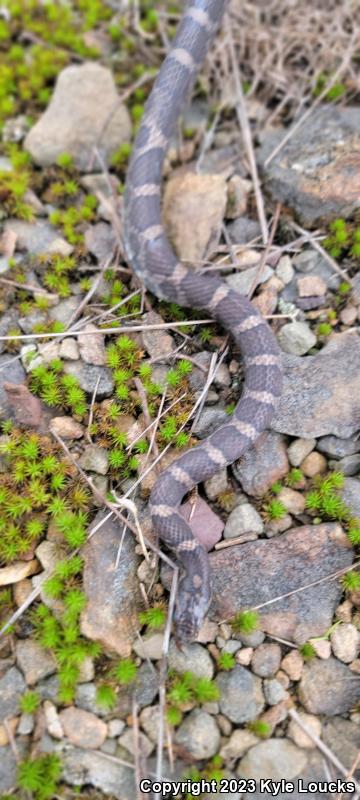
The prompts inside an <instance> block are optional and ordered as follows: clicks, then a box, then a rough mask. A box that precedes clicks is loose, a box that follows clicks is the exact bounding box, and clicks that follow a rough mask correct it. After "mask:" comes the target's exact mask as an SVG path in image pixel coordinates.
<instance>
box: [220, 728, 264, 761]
mask: <svg viewBox="0 0 360 800" xmlns="http://www.w3.org/2000/svg"><path fill="white" fill-rule="evenodd" d="M258 742H259V740H258V738H257V736H255V734H254V733H251V731H248V730H246V728H245V729H244V730H241V729H240V728H237V729H236V730H235V731H233V733H232V734H231V736H230V739H229V741H228V742H226V743H225V744H223V745H222V747H221V750H220V753H219V755H220V756H221V758H223V759H224V761H227V762H228V761H233V760H234V759H236V758H241V756H243V755H244V754H245V753H246V752H247V751H248V750H249V749H250V747H253V746H254V745H255V744H258Z"/></svg>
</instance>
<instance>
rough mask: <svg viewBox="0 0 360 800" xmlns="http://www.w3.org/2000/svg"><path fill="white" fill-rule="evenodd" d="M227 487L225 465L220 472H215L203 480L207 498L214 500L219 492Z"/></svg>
mask: <svg viewBox="0 0 360 800" xmlns="http://www.w3.org/2000/svg"><path fill="white" fill-rule="evenodd" d="M227 488H228V476H227V469H226V467H225V468H224V469H222V470H220V472H216V474H215V475H213V476H212V477H211V478H209V479H208V480H207V481H204V490H205V494H206V497H207V498H208V500H216V498H217V497H218V496H219V494H220V492H224V491H226V489H227Z"/></svg>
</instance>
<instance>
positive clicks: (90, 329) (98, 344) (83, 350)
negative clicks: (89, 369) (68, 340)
mask: <svg viewBox="0 0 360 800" xmlns="http://www.w3.org/2000/svg"><path fill="white" fill-rule="evenodd" d="M78 344H79V350H80V355H81V358H82V360H83V361H85V363H86V364H96V365H97V366H102V365H104V364H105V359H106V354H105V343H104V334H102V333H97V328H96V325H92V324H90V323H89V324H88V325H85V327H84V333H83V334H79V336H78Z"/></svg>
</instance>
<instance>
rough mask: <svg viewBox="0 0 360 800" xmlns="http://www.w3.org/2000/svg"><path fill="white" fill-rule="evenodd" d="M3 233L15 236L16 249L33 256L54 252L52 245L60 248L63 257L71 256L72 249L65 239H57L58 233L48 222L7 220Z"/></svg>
mask: <svg viewBox="0 0 360 800" xmlns="http://www.w3.org/2000/svg"><path fill="white" fill-rule="evenodd" d="M5 231H13V232H14V233H15V234H16V247H17V249H19V250H25V251H26V252H27V253H30V254H31V255H34V256H37V255H42V254H45V253H54V252H56V250H54V245H56V247H60V246H61V248H62V250H63V255H68V256H69V255H71V253H72V252H73V249H74V248H73V247H72V246H71V245H70V244H69V243H68V242H67V241H66V240H65V239H63V238H62V237H59V232H58V231H57V230H56V228H54V226H53V225H50V223H49V222H44V221H36V222H26V221H25V220H21V219H8V220H7V221H6V223H5Z"/></svg>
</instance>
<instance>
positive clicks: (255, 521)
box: [224, 503, 264, 539]
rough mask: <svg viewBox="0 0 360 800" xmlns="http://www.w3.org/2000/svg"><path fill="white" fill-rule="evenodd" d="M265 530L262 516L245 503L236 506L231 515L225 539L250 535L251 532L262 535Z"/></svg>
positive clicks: (225, 531) (225, 530)
mask: <svg viewBox="0 0 360 800" xmlns="http://www.w3.org/2000/svg"><path fill="white" fill-rule="evenodd" d="M263 530H264V523H263V520H262V518H261V516H260V514H259V513H258V512H257V511H256V509H255V508H253V506H251V505H250V503H243V504H241V505H240V506H236V508H234V510H233V511H232V512H231V514H230V515H229V517H228V519H227V522H226V525H225V529H224V538H225V539H233V538H234V537H236V536H241V535H242V534H243V533H249V531H250V532H251V533H262V532H263Z"/></svg>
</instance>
